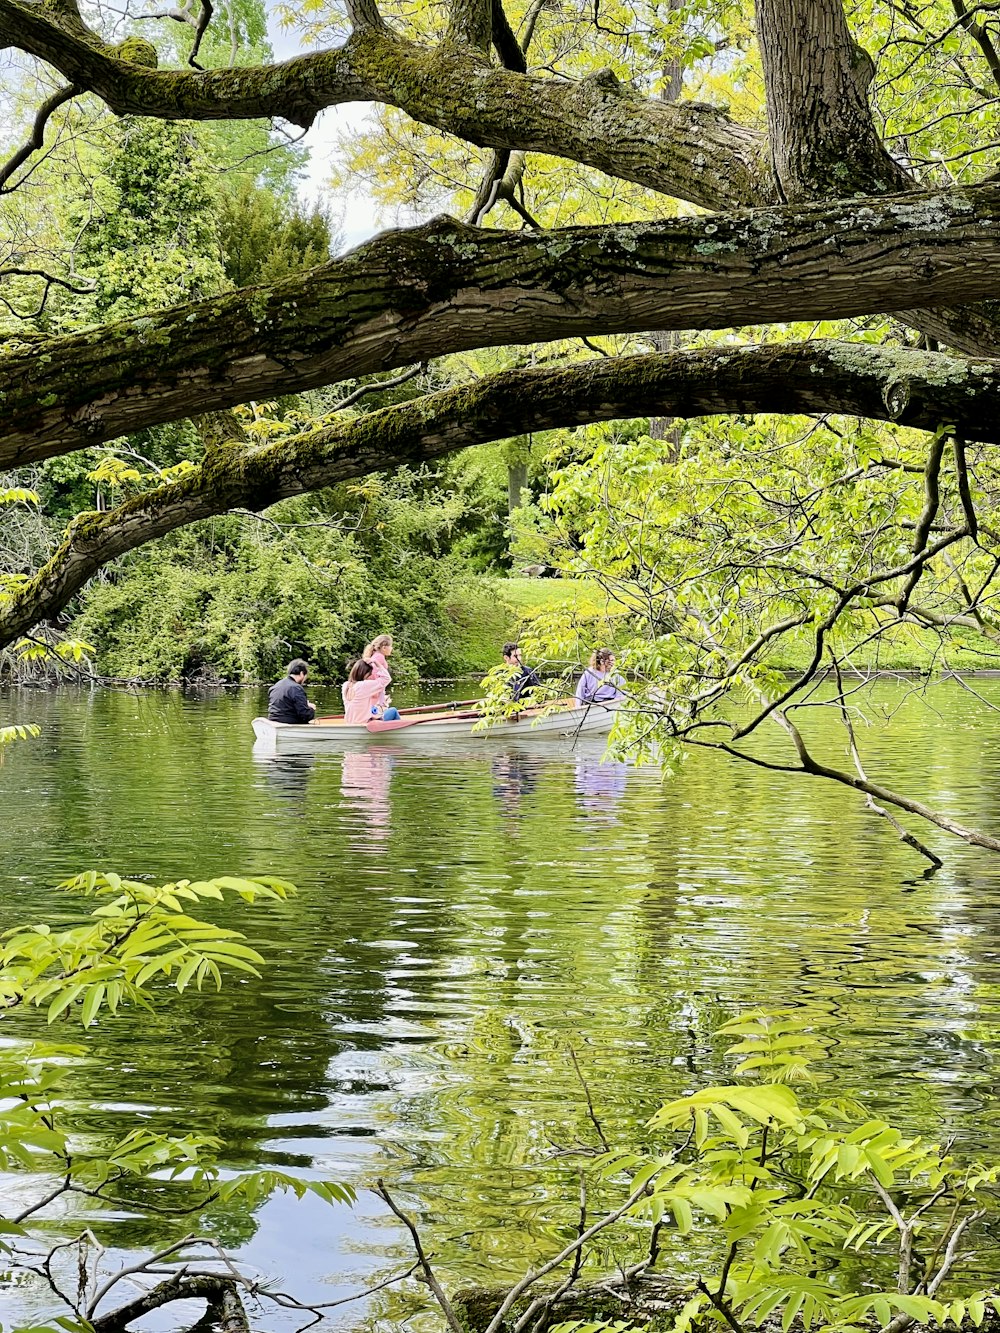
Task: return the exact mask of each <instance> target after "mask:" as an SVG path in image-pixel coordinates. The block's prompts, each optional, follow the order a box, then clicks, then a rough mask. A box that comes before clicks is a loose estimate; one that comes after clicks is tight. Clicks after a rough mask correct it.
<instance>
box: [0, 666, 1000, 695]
mask: <svg viewBox="0 0 1000 1333" xmlns="http://www.w3.org/2000/svg"><path fill="white" fill-rule="evenodd" d="M777 671H778V672H779V674H780V675H782V676H786V677H788V679H793V678H794V677H796V676H798V675H800V674H801V669H800V668H797V667H778V668H777ZM484 674H485V672H478V671H477V672H468V673H466V674H464V675H460V676H421V677H419V678H418V679H417V680H416V681H414V682H413V683H412V684H411V685H402V684H401V685H400V688H401V689H419V688H423V687H435V686H442V685H460V684H462V683H463V682H466V681H479V680H481V679H482V677H483V675H484ZM840 674H841V676H845V677H848V678H849V679H851V680H855V681H857V680H892V679H894V678H896V677H902V678H905V679H907V680H920V679H924V680H952V679H954V680H965V679H973V678H975V677H979V678H981V679H989V678H991V677H1000V667H966V668H964V669H963V668H958V669H956V668H954V667H947V668H944V669H936V668H931V669H928V668H926V667H876V668H872V669H871V670H866V669H864V668H859V667H841V669H840ZM833 677H834V672H833V671H832V670H831V669H830V668H829V667H823V668H821V669H820V670H818V671H817V672H816V678H817V679H820V680H826V679H833ZM338 683H339V682H337V681H323V680H313V681H311V684H313V685H315V686H316V687H318V688H321V689H335V688H336V687H337V685H338ZM273 684H274V681H273V680H243V681H231V680H213V681H206V680H198V679H184V678H183V677H182V678H181V679H179V680H147V679H143V678H141V677H131V678H130V677H122V676H88V677H86V678H85V679H82V680H72V679H46V680H35V681H31V680H24V681H4V680H0V694H8V693H14V692H16V691H19V690H26V691H31V692H48V691H52V690H61V689H107V690H191V691H200V692H204V693H208V692H210V691H220V692H221V691H228V690H233V691H235V690H261V689H267V688H268V687H269V686H270V685H273Z"/></svg>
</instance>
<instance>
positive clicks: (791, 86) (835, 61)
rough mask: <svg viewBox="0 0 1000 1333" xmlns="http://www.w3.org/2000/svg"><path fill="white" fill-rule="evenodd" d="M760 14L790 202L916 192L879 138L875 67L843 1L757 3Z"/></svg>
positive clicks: (777, 155) (775, 144)
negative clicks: (872, 99)
mask: <svg viewBox="0 0 1000 1333" xmlns="http://www.w3.org/2000/svg"><path fill="white" fill-rule="evenodd" d="M755 12H756V20H757V35H758V42H759V46H760V51H761V57H762V60H763V64H764V81H765V87H766V90H767V123H768V129H769V132H770V145H771V162H772V165H773V167H774V174H775V178H776V179H777V181H778V185H779V187H780V189H781V192H782V195H783V197H784V198H785V199H787V200H789V201H794V200H801V199H819V198H830V197H834V198H840V197H843V196H844V195H849V194H854V193H863V194H886V193H898V192H900V191H902V190H908V189H913V188H915V182H914V181H913V179H912V177H910V176H909V175H908V174H907V173H906V172H905V171H904V170H903V168H902V167H900V166H899V165H898V164H897V163H896V162H894V161H893V159H892V158H891V157H890V156H889V154H888V153H887V152H886V150H885V147H884V146H883V144H882V141H881V139H880V138H879V136H878V133H877V132H876V129H875V123H874V121H873V119H872V114H871V109H870V107H869V105H868V87H869V84H870V83H871V79H872V75H873V73H874V69H875V66H874V64H873V62H872V59H871V57H870V56H869V55H868V53H867V52H866V51H864V50H862V48H861V47H860V46H859V45H858V44H857V42H855V41H854V39H853V37H852V36H851V33H850V30H849V29H848V26H847V19H846V17H845V16H844V7H843V4H842V3H841V0H757V3H756V11H755Z"/></svg>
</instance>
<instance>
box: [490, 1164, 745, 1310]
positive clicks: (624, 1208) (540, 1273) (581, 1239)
mask: <svg viewBox="0 0 1000 1333" xmlns="http://www.w3.org/2000/svg"><path fill="white" fill-rule="evenodd" d="M654 1179H655V1174H654V1175H653V1176H651V1177H650V1178H649V1180H647V1181H644V1182H643V1183H642V1184H641V1185H639V1186H638V1187H637V1188H636V1189H634V1190H633V1191H632V1193H631V1194H630V1195H629V1196H628V1198H627V1199H626V1200H625V1202H624V1203H623V1204H622V1205H621V1207H620V1208H616V1209H615V1210H614V1212H611V1213H606V1214H605V1215H604V1217H602V1218H600V1220H599V1221H597V1222H595V1223H594V1224H593V1225H592V1226H589V1227H588V1228H587V1230H586V1231H585V1232H584V1233H583V1234H582V1235H581V1236H577V1238H576V1239H575V1240H574V1241H571V1242H570V1244H569V1245H566V1246H564V1247H563V1249H561V1250H560V1251H559V1253H558V1254H557V1255H555V1257H554V1258H552V1259H549V1260H548V1261H547V1262H546V1263H544V1264H542V1266H541V1267H540V1268H536V1269H534V1270H533V1271H532V1272H530V1273H526V1274H525V1276H524V1277H523V1278H521V1280H520V1282H518V1283H517V1284H516V1285H515V1286H513V1287H511V1289H510V1291H508V1293H507V1295H506V1296H505V1297H504V1299H503V1303H502V1304H501V1306H500V1308H499V1309H498V1310H497V1312H496V1314H494V1316H493V1318H492V1319H491V1320H490V1322H489V1324H488V1325H487V1326H486V1328H485V1330H484V1333H498V1330H499V1329H500V1328H501V1326H502V1325H503V1321H504V1319H505V1318H506V1316H507V1313H508V1311H509V1310H510V1308H511V1306H513V1305H514V1304H515V1302H516V1301H517V1300H519V1299H520V1297H521V1296H523V1295H524V1293H525V1292H526V1291H527V1290H528V1288H529V1287H532V1286H534V1284H535V1283H536V1282H538V1281H539V1279H540V1278H543V1277H545V1276H546V1274H548V1273H551V1272H552V1270H553V1269H554V1268H558V1267H559V1265H560V1264H563V1263H565V1262H566V1260H567V1259H568V1258H569V1257H570V1255H571V1254H573V1253H575V1252H576V1251H577V1250H578V1249H581V1248H582V1247H583V1246H584V1245H586V1244H587V1242H588V1241H589V1240H592V1239H593V1237H594V1236H596V1235H597V1234H598V1233H599V1232H601V1231H603V1230H604V1229H605V1228H606V1227H609V1226H611V1225H612V1223H614V1222H617V1221H618V1220H619V1218H621V1217H624V1216H625V1214H626V1213H627V1212H628V1211H629V1209H630V1208H632V1207H634V1206H635V1204H637V1203H638V1202H639V1200H640V1199H641V1198H642V1196H643V1195H644V1194H645V1193H646V1191H647V1189H648V1188H649V1186H650V1184H651V1183H652V1181H653V1180H654ZM739 1333H742V1330H739Z"/></svg>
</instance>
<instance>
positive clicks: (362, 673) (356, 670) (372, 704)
mask: <svg viewBox="0 0 1000 1333" xmlns="http://www.w3.org/2000/svg"><path fill="white" fill-rule="evenodd" d="M343 695H344V721H345V722H347V723H349V724H352V725H354V726H363V725H364V724H365V723H366V722H370V721H371V720H372V718H373V717H374V718H382V719H383V720H384V721H386V722H393V721H395V720H396V719H397V718H398V717H399V713H398V712H397V711H396V709H395V708H384V707H383V705H382V703H381V702H380V700H381V699H382V698H383V697H384V696H385V685H384V684H383V682H382V681H381V680H380V679H379V678H378V677H377V676H376V675H375V672H374V669H373V667H372V664H371V662H366V661H365V660H364V658H361V659H360V660H359V661H357V662H355V663H354V665H353V666H352V667H351V674H350V675H349V676H348V678H347V684H346V685H345V686H344V690H343Z"/></svg>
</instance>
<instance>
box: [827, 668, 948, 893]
mask: <svg viewBox="0 0 1000 1333" xmlns="http://www.w3.org/2000/svg"><path fill="white" fill-rule="evenodd" d="M830 656H831V658H832V660H833V670H834V673H835V675H836V677H837V702H838V704H839V706H840V716H841V720H842V721H843V724H844V727H845V728H846V730H847V738H848V743H849V745H850V751H851V758H852V759H853V760H854V767H855V768H856V769H857V771H858V777H859V778H861V780H862V782H867V781H868V774H867V773H866V772H865V770H864V766H863V764H862V762H861V752H860V751H859V750H858V742H857V738H856V737H855V734H854V724H853V723H852V721H851V714H850V711H849V709H848V707H847V702H846V700H845V698H844V681H843V677H842V676H841V674H840V662H839V661H838V659H837V658H836V657H835V656H834V654H833V653H832V652H831V654H830ZM865 805H866V806H867V807H868V809H869V810H871V811H873V813H875V814H876V815H880V816H881V817H882V818H883V819H885V820H887V821H888V823H890V824H891V825H892V827H893V828H894V829H895V830H896V832H897V833H898V834H899V837H900V840H901V841H902V842H905V843H906V845H907V847H912V848H913V850H914V851H915V852H919V853H920V855H921V856H923V857H925V858H926V859H927V860H928V861H930V863H931V866H932V867H933V868H934V870H940V869H941V867H942V866H943V865H944V862H943V861H942V860H941V858H940V857H939V856H937V855H935V853H934V852H932V851H931V849H930V848H929V847H926V846H925V845H924V844H923V843H922V842H921V841H920V839H919V838H918V837H917V836H916V835H915V834H913V833H911V832H910V831H909V829H906V828H904V827H903V825H902V824H901V823H900V822H899V820H898V819H897V818H896V817H895V815H893V814H892V813H891V812H890V811H889V810H887V809H886V808H885V806H884V805H879V803H878V802H877V801H876V800H875V798H874V796H873V795H872V794H871V792H865Z"/></svg>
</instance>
